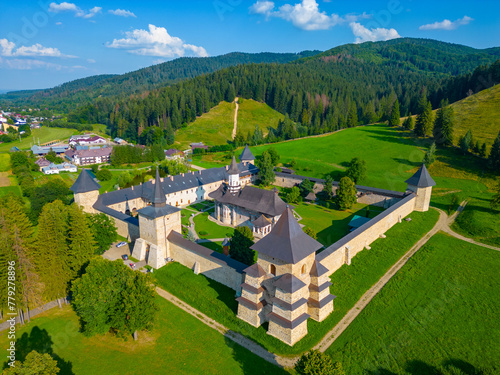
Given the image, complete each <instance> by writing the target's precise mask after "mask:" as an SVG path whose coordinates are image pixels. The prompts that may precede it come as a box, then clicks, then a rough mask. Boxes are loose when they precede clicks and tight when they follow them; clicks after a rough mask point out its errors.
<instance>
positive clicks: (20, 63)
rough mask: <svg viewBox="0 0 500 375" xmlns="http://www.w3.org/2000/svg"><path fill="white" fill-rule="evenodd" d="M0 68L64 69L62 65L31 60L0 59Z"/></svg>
mask: <svg viewBox="0 0 500 375" xmlns="http://www.w3.org/2000/svg"><path fill="white" fill-rule="evenodd" d="M0 67H3V68H7V69H15V70H31V69H40V68H44V69H51V70H61V69H64V68H65V66H63V65H59V64H54V63H51V62H46V61H42V60H32V59H0Z"/></svg>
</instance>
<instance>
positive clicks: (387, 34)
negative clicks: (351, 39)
mask: <svg viewBox="0 0 500 375" xmlns="http://www.w3.org/2000/svg"><path fill="white" fill-rule="evenodd" d="M349 26H350V27H351V30H352V32H353V34H354V36H355V37H356V41H355V43H363V42H377V41H380V40H389V39H395V38H401V36H400V35H399V34H398V32H397V31H396V30H395V29H384V28H379V27H377V28H375V29H367V28H366V27H364V26H363V25H361V24H360V23H358V22H351V23H350V24H349Z"/></svg>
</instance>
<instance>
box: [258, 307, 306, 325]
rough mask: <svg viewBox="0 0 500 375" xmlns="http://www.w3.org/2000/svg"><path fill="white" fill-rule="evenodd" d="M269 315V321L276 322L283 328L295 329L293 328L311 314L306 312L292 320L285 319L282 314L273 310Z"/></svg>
mask: <svg viewBox="0 0 500 375" xmlns="http://www.w3.org/2000/svg"><path fill="white" fill-rule="evenodd" d="M267 316H268V317H269V321H272V322H274V323H276V324H279V325H280V326H281V327H283V328H291V329H293V328H296V327H298V326H299V325H300V324H302V323H304V322H305V321H306V320H307V319H308V318H309V316H310V315H309V314H306V313H304V314H302V315H301V316H299V317H297V318H295V319H294V320H292V321H290V320H288V319H285V318H283V317H282V316H280V315H278V314H276V313H274V312H272V311H271V312H270V313H269V314H267Z"/></svg>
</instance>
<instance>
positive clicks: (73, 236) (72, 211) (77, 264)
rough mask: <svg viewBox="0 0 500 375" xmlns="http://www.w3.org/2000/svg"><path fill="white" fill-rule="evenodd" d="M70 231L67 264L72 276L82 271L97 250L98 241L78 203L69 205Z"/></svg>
mask: <svg viewBox="0 0 500 375" xmlns="http://www.w3.org/2000/svg"><path fill="white" fill-rule="evenodd" d="M68 213H69V215H68V219H69V231H68V243H69V245H68V252H67V257H66V258H67V264H68V266H69V271H70V274H71V277H72V278H74V277H76V276H77V275H78V273H79V272H80V270H81V268H82V266H83V265H84V264H85V263H86V262H88V261H89V260H90V258H91V257H92V256H93V255H94V253H95V252H96V250H97V246H96V242H95V240H94V236H93V234H92V230H91V229H90V227H89V223H88V220H87V218H86V216H85V213H84V212H83V210H82V209H81V208H80V207H78V206H77V205H76V204H73V205H71V206H70V207H68Z"/></svg>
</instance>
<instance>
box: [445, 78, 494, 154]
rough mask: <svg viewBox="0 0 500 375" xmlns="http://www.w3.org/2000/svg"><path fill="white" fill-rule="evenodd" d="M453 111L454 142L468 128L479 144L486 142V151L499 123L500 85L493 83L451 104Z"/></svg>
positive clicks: (491, 142) (456, 141)
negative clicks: (493, 84) (487, 87)
mask: <svg viewBox="0 0 500 375" xmlns="http://www.w3.org/2000/svg"><path fill="white" fill-rule="evenodd" d="M452 107H453V109H454V111H455V123H456V125H455V144H456V145H458V142H459V140H460V137H462V136H464V135H465V133H467V131H468V130H469V129H470V130H471V131H472V135H473V136H474V139H475V140H479V142H480V143H481V145H482V144H483V142H486V146H487V147H488V152H489V151H490V149H491V145H492V144H493V141H494V140H495V138H496V136H497V135H498V132H499V131H500V125H499V124H498V118H499V117H500V85H495V86H493V87H490V88H489V89H486V90H483V91H481V92H479V93H477V94H475V95H471V96H469V97H468V98H465V99H462V100H460V101H458V102H456V103H453V104H452Z"/></svg>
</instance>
